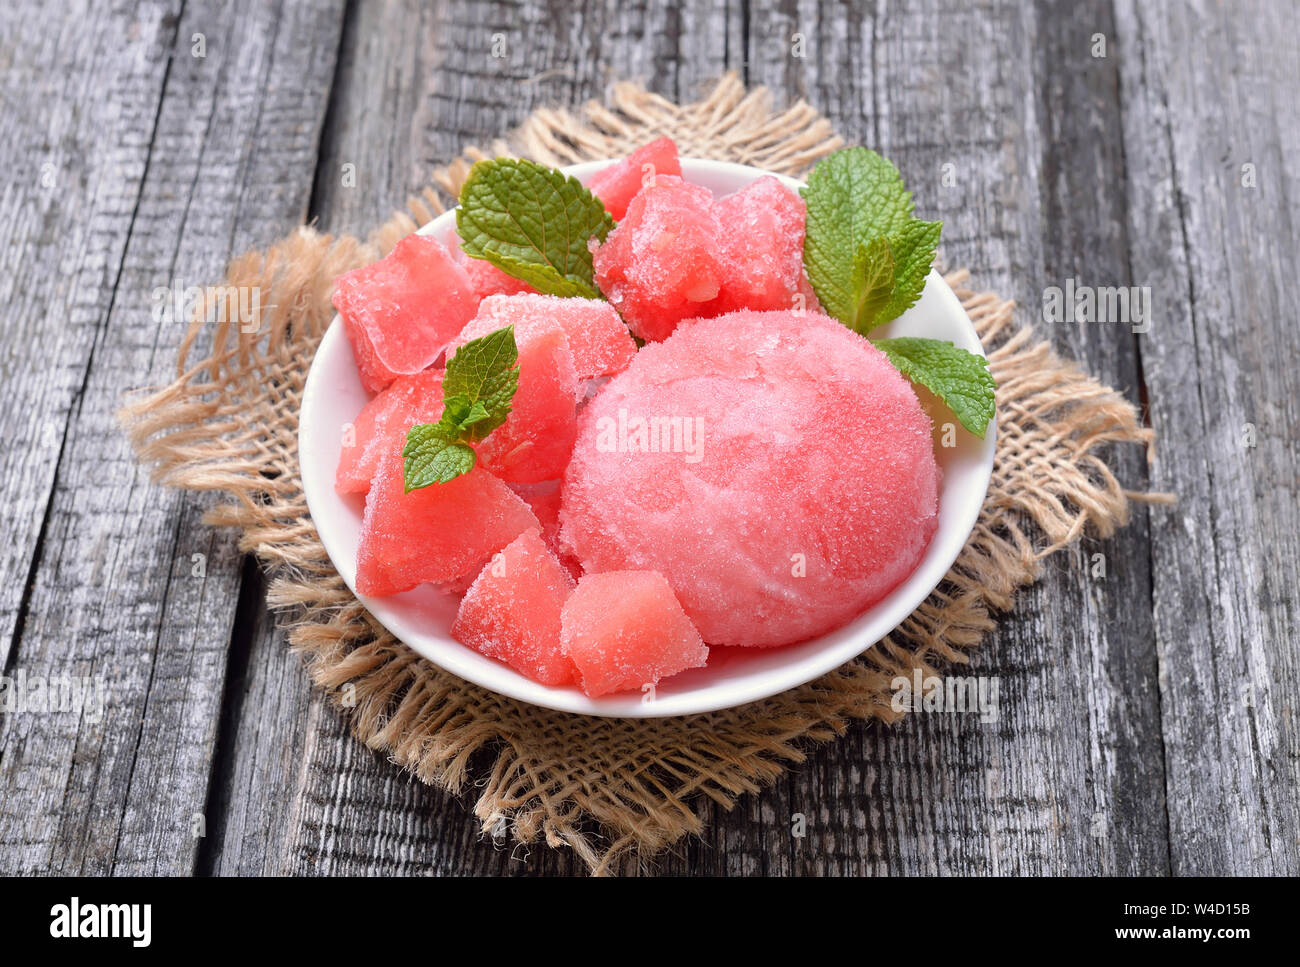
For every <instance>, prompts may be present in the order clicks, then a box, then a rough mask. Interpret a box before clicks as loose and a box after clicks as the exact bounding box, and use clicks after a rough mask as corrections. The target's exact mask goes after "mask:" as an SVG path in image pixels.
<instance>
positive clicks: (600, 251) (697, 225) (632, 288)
mask: <svg viewBox="0 0 1300 967" xmlns="http://www.w3.org/2000/svg"><path fill="white" fill-rule="evenodd" d="M725 235H726V229H725V228H724V226H723V225H722V223H721V222H720V221H719V220H718V215H717V212H716V211H715V210H714V208H713V195H712V194H710V193H709V190H708V189H707V188H701V187H700V186H699V185H693V184H690V183H689V182H686V181H683V180H682V179H681V178H674V177H672V176H671V175H661V176H659V177H658V178H656V179H655V181H654V184H652V185H650V186H648V187H646V188H645V189H644V190H643V191H641V192H640V193H639V194H638V195H637V196H636V197H635V198H633V199H632V203H631V204H630V205H629V206H628V209H627V214H626V216H625V217H624V218H623V220H622V221H621V222H619V224H618V226H617V227H616V228H615V229H614V230H613V231H612V232H610V233H609V235H608V236H606V238H605V241H604V243H603V244H597V245H596V246H595V248H594V250H593V255H592V264H593V267H594V268H595V275H596V284H597V285H598V286H600V291H601V292H603V293H604V294H605V297H606V298H608V299H609V301H610V302H612V303H613V304H614V308H615V309H617V310H618V312H619V314H620V315H621V316H622V317H623V318H624V319H625V320H626V321H627V324H628V325H629V326H630V327H631V329H632V331H633V332H635V333H636V334H637V335H638V336H640V337H641V338H642V339H648V340H660V339H664V338H666V337H667V336H668V334H669V333H671V332H672V331H673V329H675V328H676V326H677V323H678V322H680V321H681V320H682V319H689V318H692V317H694V316H707V315H714V314H716V313H715V311H714V310H715V308H716V306H715V303H716V302H717V300H718V295H719V293H720V292H721V290H722V282H723V279H724V277H725V276H726V273H727V271H728V268H729V266H728V264H727V262H726V256H725V253H724V252H723V250H722V247H721V239H723V238H724V237H725Z"/></svg>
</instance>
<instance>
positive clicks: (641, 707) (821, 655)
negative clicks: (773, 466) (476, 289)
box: [298, 157, 997, 718]
mask: <svg viewBox="0 0 1300 967" xmlns="http://www.w3.org/2000/svg"><path fill="white" fill-rule="evenodd" d="M618 160H621V159H608V160H600V161H587V162H582V163H580V164H576V165H569V166H566V167H564V168H562V169H561V170H562V171H564V172H565V173H567V174H572V175H574V176H575V177H577V178H579V180H584V179H585V178H586V177H588V176H590V175H591V174H593V173H595V172H596V171H598V170H601V169H602V168H604V167H607V166H608V165H610V164H614V163H615V162H617V161H618ZM681 164H682V168H683V173H684V174H685V175H687V177H688V180H690V175H691V174H695V175H696V176H697V177H699V176H703V177H706V178H707V177H709V176H710V175H712V176H719V177H730V178H731V179H744V180H745V181H753V180H755V179H756V178H758V177H762V176H764V175H773V176H774V177H776V178H778V179H779V180H780V181H781V182H782V183H783V184H785V185H787V186H789V187H791V188H795V189H798V188H800V187H802V186H803V184H804V183H803V182H801V181H799V180H797V179H795V178H791V177H789V176H788V175H780V174H775V173H773V172H768V171H764V170H762V169H760V168H754V167H750V166H747V165H741V164H736V163H734V162H727V161H713V160H709V159H702V158H691V157H683V158H681ZM733 190H734V189H733ZM455 212H456V208H454V207H453V208H449V209H448V210H447V211H445V212H443V213H442V214H440V215H438V216H437V217H436V218H434V219H433V220H431V221H430V222H428V223H426V224H425V225H422V226H421V227H420V228H419V229H418V230H417V231H418V233H419V234H422V235H431V234H440V233H442V232H444V231H445V230H446V226H448V225H450V226H452V229H451V230H452V231H453V232H454V222H455ZM926 297H930V298H931V299H937V301H938V302H939V303H940V306H939V307H938V308H939V310H940V311H942V312H943V313H944V314H945V315H953V318H954V320H955V319H956V316H958V315H959V316H960V317H961V320H962V322H963V323H964V327H963V329H962V335H963V337H964V338H963V339H962V340H961V341H960V342H957V340H956V339H955V338H954V340H953V341H954V342H957V344H958V345H960V346H962V348H965V349H968V350H969V351H972V352H977V353H978V354H979V355H982V356H983V355H985V353H984V350H983V347H982V345H981V344H980V341H979V338H978V335H977V334H976V333H975V329H974V325H973V323H971V321H970V317H969V315H968V314H967V313H966V311H965V309H964V308H963V307H962V305H961V302H960V300H958V298H957V296H956V294H955V293H954V292H953V291H952V289H951V287H949V286H948V284H947V282H946V281H945V280H944V279H943V277H942V276H941V275H940V274H939V273H938V272H937V271H935V270H933V269H932V270H931V272H930V274H929V276H928V277H927V280H926V287H925V291H924V293H923V296H922V299H923V300H924V299H925V298H926ZM918 305H919V302H918ZM914 308H915V307H914ZM912 311H913V310H909V312H912ZM906 315H907V314H906V313H905V314H904V316H903V317H900V319H902V318H905V317H906ZM896 322H897V320H895V322H891V323H890V324H889V325H888V326H886V327H883V329H884V330H888V329H889V328H890V327H892V326H894V325H895V324H896ZM945 338H951V337H948V336H945ZM347 348H349V347H348V343H347V339H346V336H345V334H344V332H343V325H342V321H341V320H340V318H339V316H338V315H337V314H335V316H334V318H333V320H332V321H331V323H330V325H329V327H328V329H327V330H326V332H325V334H324V336H323V337H322V339H321V342H320V344H319V345H318V346H317V349H316V353H315V355H314V356H313V359H312V363H311V367H310V369H309V371H308V375H307V380H306V383H305V385H304V388H303V395H302V401H301V404H300V411H299V416H300V419H299V427H298V444H299V470H300V474H301V479H302V483H303V492H304V496H305V498H306V502H307V508H308V512H309V513H310V514H311V516H312V519H313V522H314V523H315V525H316V529H317V534H318V536H319V538H320V540H321V543H322V545H323V546H324V548H325V551H326V553H327V554H328V555H329V557H330V561H331V563H332V564H333V565H334V567H335V569H336V571H338V573H339V575H340V576H341V577H342V578H343V580H344V582H345V583H346V584H347V586H348V589H349V590H350V591H351V592H352V593H353V594H354V595H355V596H356V597H357V599H358V600H359V601H360V602H361V604H362V605H363V606H364V607H365V608H366V610H367V611H369V612H370V614H371V616H372V617H374V618H375V620H376V621H378V622H379V623H380V624H381V625H383V626H384V627H385V628H387V629H388V630H389V631H390V632H391V633H392V634H393V635H394V637H396V638H397V639H398V640H399V641H401V642H403V643H404V644H405V645H406V646H407V647H409V648H411V649H412V650H413V651H415V652H416V653H417V654H419V655H420V656H421V657H423V658H426V659H427V660H429V661H430V662H432V663H433V664H434V665H436V666H438V667H439V668H442V669H443V670H445V671H448V672H450V673H452V674H454V675H456V676H458V677H460V678H463V679H465V680H466V681H469V682H472V683H474V684H476V685H478V686H480V687H482V688H485V689H488V690H490V691H493V692H496V693H498V694H501V695H505V696H507V697H509V698H513V699H516V700H519V701H522V702H527V703H528V704H530V705H537V706H540V707H543V708H549V709H554V710H556V711H561V712H568V713H570V714H579V715H593V716H597V717H620V718H666V717H677V716H684V715H697V714H704V713H707V712H715V711H720V710H723V709H727V708H734V707H737V706H740V705H744V704H747V703H749V702H754V701H760V700H762V699H765V698H769V697H771V696H772V695H776V694H780V693H781V692H784V691H788V690H789V689H792V688H797V687H799V686H801V685H804V684H807V683H808V682H810V681H813V680H814V679H816V678H819V677H820V676H822V675H824V674H826V673H828V672H830V671H833V670H834V669H836V668H839V667H840V666H842V665H844V664H846V663H848V662H850V661H853V660H854V659H855V658H857V657H859V656H861V655H863V654H865V653H866V652H867V651H868V650H869V649H871V648H873V647H875V645H876V644H877V643H879V642H880V640H881V639H883V638H884V637H886V636H887V635H888V634H890V633H891V632H892V631H893V630H894V629H896V628H897V627H898V626H899V625H900V624H901V623H902V622H903V621H905V620H906V619H907V617H908V616H909V615H911V614H912V613H913V612H914V611H915V610H916V609H917V608H918V607H920V606H921V605H922V604H923V603H924V602H925V600H926V599H928V598H929V596H930V595H931V594H932V593H933V591H934V589H935V588H937V587H938V586H939V585H940V584H941V583H942V582H943V579H944V576H945V575H947V573H948V572H949V570H950V569H951V567H952V565H953V563H954V562H955V561H956V559H957V557H958V555H959V554H960V553H961V550H962V549H963V548H964V547H965V545H966V543H967V542H968V541H969V539H970V534H971V532H972V531H973V530H974V527H975V524H976V522H977V521H978V519H979V513H980V510H981V509H982V507H983V504H984V499H985V497H986V495H987V492H988V487H989V485H990V482H991V479H992V469H993V459H994V455H995V452H996V439H997V419H996V416H995V418H994V419H993V420H991V421H990V422H989V427H988V430H987V431H986V434H985V437H984V440H983V441H982V442H981V441H976V442H977V443H978V446H979V461H978V463H977V464H974V465H973V470H974V471H976V472H977V473H978V488H979V496H978V499H975V498H974V496H973V494H971V495H968V496H967V499H965V500H963V501H962V502H961V504H960V508H959V513H960V516H959V517H958V518H957V519H956V520H955V521H954V526H955V527H956V528H957V530H956V533H960V535H961V539H960V540H953V539H951V538H949V542H950V544H951V546H950V547H948V549H947V550H945V551H943V552H942V553H938V554H937V556H936V555H935V550H936V542H937V540H938V537H939V531H938V530H937V531H936V534H935V536H934V538H932V540H931V544H930V546H929V547H927V549H926V553H925V555H924V556H923V557H922V559H921V561H920V562H919V563H918V564H917V566H916V568H914V569H913V571H912V572H911V573H910V574H909V575H908V576H907V577H906V578H904V579H903V581H902V582H900V584H899V585H898V586H896V587H895V588H894V589H893V590H891V591H890V592H889V593H888V594H887V595H886V596H885V597H884V598H882V599H881V600H880V601H878V602H876V603H875V604H874V605H872V606H871V607H870V608H868V609H867V610H866V611H864V612H863V613H862V614H860V615H858V616H857V617H856V618H854V619H853V620H852V621H850V622H847V623H846V624H845V625H843V626H841V627H840V628H838V629H835V630H834V631H831V632H828V633H827V634H825V635H820V636H818V637H817V638H813V639H808V640H807V641H804V642H796V643H792V644H791V645H785V646H781V647H780V648H772V649H761V650H760V649H753V651H762V652H765V653H767V654H768V655H771V654H778V655H779V654H780V653H781V652H783V651H785V650H786V649H790V648H800V647H805V646H812V645H813V644H814V643H816V642H821V641H824V640H825V639H839V640H833V641H831V642H830V643H829V644H828V645H827V646H826V647H824V648H814V649H813V650H811V651H810V652H809V653H808V654H806V655H803V656H801V657H800V658H799V659H798V660H797V661H791V662H790V663H789V664H783V663H780V662H777V663H776V664H775V666H774V667H772V668H762V669H759V670H758V671H757V672H755V673H750V674H746V675H742V676H741V677H738V678H735V679H727V680H726V681H724V682H723V683H721V685H722V686H725V687H719V683H714V684H711V685H706V686H703V687H700V688H692V689H690V690H688V691H684V692H678V693H674V694H670V695H666V696H657V697H656V698H655V700H653V701H647V700H646V697H645V696H643V695H640V694H637V693H633V692H622V693H618V694H616V695H610V696H601V697H600V698H595V699H593V698H589V697H587V696H586V695H584V694H582V692H580V691H578V690H577V689H575V688H572V687H557V686H548V685H543V684H541V683H539V682H534V681H532V680H531V679H529V678H527V677H525V676H524V675H522V674H521V673H519V672H517V671H515V670H514V669H513V668H510V667H509V666H508V665H505V664H504V663H502V662H496V661H493V660H492V659H488V658H486V656H482V655H480V654H479V653H478V652H475V651H473V650H472V649H470V648H468V647H467V646H465V645H462V644H460V643H459V642H457V641H455V640H454V639H450V637H449V636H448V637H447V642H436V643H432V644H431V643H430V642H428V641H427V640H421V639H422V634H427V632H424V633H421V632H420V630H419V629H418V628H414V627H408V622H407V621H406V620H405V619H404V618H403V617H402V616H401V615H398V614H394V613H393V611H392V610H391V609H390V608H387V607H385V604H384V602H386V601H389V600H391V599H389V598H374V597H370V596H368V595H362V594H358V593H357V591H356V587H355V579H356V565H355V561H352V562H351V565H350V566H341V564H340V558H342V560H343V563H344V565H346V563H347V555H346V554H343V553H336V551H338V550H339V549H338V544H339V540H338V537H337V527H336V526H335V524H336V523H337V522H336V521H334V520H333V519H332V518H329V517H328V514H327V513H325V514H322V515H321V517H320V519H318V516H317V512H318V511H324V510H325V509H326V504H327V500H326V498H325V495H324V493H323V491H324V490H325V489H328V491H329V493H330V494H334V489H333V482H334V473H333V465H330V466H329V468H328V471H327V472H325V473H324V474H321V473H319V472H309V469H308V456H309V455H312V454H314V453H315V451H316V449H317V448H316V447H315V446H314V439H313V437H312V426H311V420H310V419H308V418H307V416H308V414H309V413H312V412H314V411H315V410H316V409H317V408H318V405H319V404H318V403H317V400H318V398H319V397H320V396H321V395H322V394H323V393H324V390H323V383H324V380H325V379H326V377H325V376H324V375H322V374H323V373H324V371H325V369H326V365H327V363H322V362H321V360H322V359H325V360H332V359H333V358H334V356H335V355H336V354H338V353H340V352H342V351H343V350H344V349H347ZM347 358H348V360H349V361H352V357H351V353H350V352H348V353H347ZM352 365H353V366H355V362H352ZM963 432H964V431H963ZM312 469H313V470H318V469H319V468H317V467H315V465H314V464H313V468H312ZM322 476H323V477H324V478H326V479H324V480H322V479H321V477H322ZM336 496H337V495H336ZM942 497H943V491H942V489H941V491H940V514H942V513H943V506H942ZM331 512H332V511H331ZM940 523H941V525H942V520H941V522H940ZM920 575H925V577H924V579H923V580H921V581H919V582H918V576H920ZM912 585H917V587H920V586H922V585H923V586H924V587H925V590H924V592H923V593H920V592H919V591H918V590H916V589H913V590H912V592H911V593H910V594H907V595H906V597H904V596H903V594H902V592H904V591H906V590H907V589H908V588H909V587H910V586H912ZM421 587H422V588H423V587H425V586H421ZM417 590H418V589H417ZM413 593H415V592H406V594H413ZM867 616H871V622H870V631H869V632H868V631H863V632H859V633H857V634H848V633H846V632H847V630H848V629H851V628H852V626H853V625H855V624H857V623H859V622H861V621H863V619H864V618H866V617H867ZM886 622H887V626H886ZM879 628H883V629H884V630H883V631H880V632H879V633H876V630H877V629H879ZM448 644H449V645H450V646H451V647H450V648H449V647H447V645H448ZM733 650H736V649H733ZM471 655H472V656H473V658H474V659H476V660H469V656H471ZM484 661H486V662H489V663H490V666H491V667H492V668H493V669H494V672H493V673H492V674H491V675H487V676H485V675H484V674H480V673H481V672H483V671H484V669H485V666H484V665H483V664H482V662H484ZM706 668H707V666H706ZM695 671H704V670H703V669H700V670H695ZM683 674H686V675H689V674H691V673H690V672H687V673H683ZM485 677H487V678H488V679H490V680H484V679H485ZM651 694H652V695H653V692H652V693H651ZM695 695H699V696H701V697H702V698H703V697H704V696H711V697H710V698H706V699H705V700H703V701H697V702H688V701H686V699H688V698H690V697H692V696H695Z"/></svg>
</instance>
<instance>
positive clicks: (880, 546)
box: [560, 311, 939, 646]
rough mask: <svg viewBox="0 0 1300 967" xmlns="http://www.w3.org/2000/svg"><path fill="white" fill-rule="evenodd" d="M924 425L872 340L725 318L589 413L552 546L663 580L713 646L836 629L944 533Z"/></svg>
mask: <svg viewBox="0 0 1300 967" xmlns="http://www.w3.org/2000/svg"><path fill="white" fill-rule="evenodd" d="M938 477H939V472H938V467H937V465H936V463H935V459H934V454H933V449H932V442H931V429H930V422H929V419H928V417H927V416H926V415H925V413H924V411H923V410H922V409H921V406H920V403H919V402H918V401H917V398H916V394H915V393H914V392H913V391H912V388H911V385H910V384H909V383H908V382H907V380H906V379H905V378H904V377H903V376H902V375H901V374H899V372H898V371H897V370H896V369H894V367H893V366H891V365H890V364H889V362H888V360H887V359H886V358H885V356H884V354H883V353H882V352H880V351H879V350H878V349H876V348H875V347H874V346H872V345H871V344H870V343H869V342H868V341H867V340H866V339H864V338H862V337H861V336H858V335H857V334H855V333H853V332H851V331H849V330H848V329H846V328H845V327H844V326H842V325H840V324H839V323H837V322H835V321H834V320H832V319H830V318H828V317H826V316H822V315H820V314H818V313H803V314H802V315H800V314H797V313H795V312H793V311H770V312H736V313H731V314H728V315H724V316H720V317H716V318H713V319H706V320H694V321H690V322H687V323H684V324H683V325H682V326H681V327H679V328H678V330H677V331H676V332H675V333H674V334H673V335H672V336H671V337H670V338H669V339H667V340H665V341H664V342H662V343H659V344H652V345H648V346H646V347H645V348H644V349H642V350H641V352H640V353H638V354H637V358H636V359H635V360H634V361H633V363H632V365H631V366H629V367H628V368H627V369H626V370H625V371H624V372H623V373H621V374H620V375H618V376H616V377H614V379H612V380H611V381H610V382H609V383H608V384H607V385H606V386H605V387H604V388H603V389H602V391H601V392H600V394H599V395H598V396H597V397H596V398H595V399H594V400H592V402H591V403H589V404H588V405H587V407H586V408H585V409H584V411H583V413H582V416H581V419H580V421H579V431H578V441H577V444H576V445H575V447H574V453H573V459H572V461H571V462H570V465H569V468H568V471H567V473H566V474H565V478H564V483H563V489H562V505H561V512H560V520H561V535H560V539H561V544H562V545H563V546H565V547H567V548H569V549H570V550H572V552H573V553H574V554H575V555H576V556H577V557H578V559H579V560H580V561H581V562H582V564H583V566H584V568H585V569H586V570H587V571H588V572H599V571H610V570H621V569H646V570H655V571H659V572H660V573H662V574H663V575H664V577H665V578H667V580H668V583H669V584H670V585H671V586H672V588H673V590H674V591H675V592H676V593H677V597H678V599H679V600H680V601H681V603H682V606H683V607H684V608H685V610H686V613H687V614H688V615H690V617H691V619H692V620H693V621H694V622H695V624H696V627H697V628H698V629H699V631H700V633H701V635H702V636H703V637H704V640H705V641H707V642H708V643H709V644H722V645H752V646H770V645H781V644H786V643H789V642H794V641H800V640H803V639H806V638H809V637H813V636H816V635H819V634H822V633H825V632H827V631H830V630H831V629H833V628H836V627H838V626H840V625H842V624H844V623H845V622H846V621H848V620H850V619H851V618H853V617H855V616H856V615H858V614H860V613H861V612H862V611H864V610H865V609H867V608H869V607H870V606H871V605H872V604H874V603H875V602H877V601H879V600H880V598H882V597H883V596H884V595H885V594H887V593H888V592H889V591H890V590H892V589H893V588H894V587H895V586H897V585H898V583H899V582H900V581H902V580H903V579H904V578H906V577H907V575H909V574H910V573H911V572H912V571H913V570H914V569H915V567H916V565H917V563H918V562H919V561H920V559H921V557H922V556H923V554H924V552H925V549H926V547H927V546H928V545H929V542H930V539H931V537H932V536H933V534H934V531H935V529H936V527H937V510H938V502H937V493H938Z"/></svg>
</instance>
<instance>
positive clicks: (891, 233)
mask: <svg viewBox="0 0 1300 967" xmlns="http://www.w3.org/2000/svg"><path fill="white" fill-rule="evenodd" d="M801 194H802V195H803V197H804V202H805V203H806V205H807V208H808V215H807V223H806V232H805V234H804V243H803V264H804V271H805V272H806V273H807V275H808V281H809V282H811V283H812V287H813V291H814V292H816V293H817V299H818V301H820V302H821V304H822V308H823V309H825V310H826V311H827V312H828V313H829V314H830V315H832V316H834V317H835V318H836V319H838V320H839V321H840V322H842V323H844V325H846V326H848V327H849V328H850V329H852V330H853V331H854V332H856V333H859V334H860V335H863V336H866V335H867V334H868V333H870V332H871V331H872V330H873V329H875V328H876V327H878V326H881V325H884V324H885V323H887V322H889V321H890V320H892V319H897V318H898V317H899V316H901V315H902V314H903V313H904V312H906V311H907V310H908V309H910V308H911V307H912V306H914V305H916V301H917V300H918V299H919V298H921V293H922V292H924V291H925V281H926V277H927V276H928V275H929V274H930V267H931V266H932V265H933V264H934V255H935V252H936V251H937V249H938V247H939V233H940V231H941V229H942V228H943V223H942V222H927V221H922V220H921V219H919V218H914V217H912V194H911V192H909V191H908V190H907V186H906V185H904V184H903V176H902V175H901V174H900V173H899V171H898V169H897V168H896V167H894V165H893V164H891V163H890V162H889V161H887V160H886V159H885V158H882V157H881V156H880V155H878V154H877V153H876V152H874V151H871V150H869V149H867V148H845V149H844V150H843V151H837V152H835V153H834V154H832V155H829V156H828V157H826V158H824V159H823V160H822V161H821V162H819V163H818V165H817V167H815V168H814V169H813V170H812V173H811V174H810V175H809V176H808V186H807V187H806V188H804V189H803V190H802V192H801ZM876 345H877V346H878V347H879V348H880V349H882V350H883V351H884V352H885V355H887V356H888V357H889V361H890V362H891V363H893V364H894V366H895V367H896V368H897V369H898V370H899V371H900V372H901V373H902V374H903V375H904V376H906V377H907V378H908V379H910V380H911V381H912V382H914V383H919V384H921V385H922V386H924V387H925V388H926V389H928V390H930V392H932V393H934V394H935V395H936V396H938V397H939V398H940V399H941V400H943V401H944V403H945V404H946V405H947V406H948V407H949V408H950V409H951V410H952V411H953V413H954V414H955V415H956V417H957V419H958V420H960V421H961V424H962V426H964V427H966V429H968V430H970V431H971V432H972V433H974V434H975V435H976V436H978V437H980V438H981V439H982V438H983V437H984V434H985V432H986V431H987V430H988V424H989V420H991V419H993V414H994V410H995V400H994V390H995V385H994V382H993V376H992V374H990V373H989V369H988V361H987V360H986V359H984V357H982V356H977V355H975V354H974V353H968V352H966V351H965V350H964V349H958V348H957V347H956V346H954V345H953V344H952V343H950V342H943V341H942V340H938V339H921V338H914V337H902V338H898V339H882V340H879V341H878V342H876Z"/></svg>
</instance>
